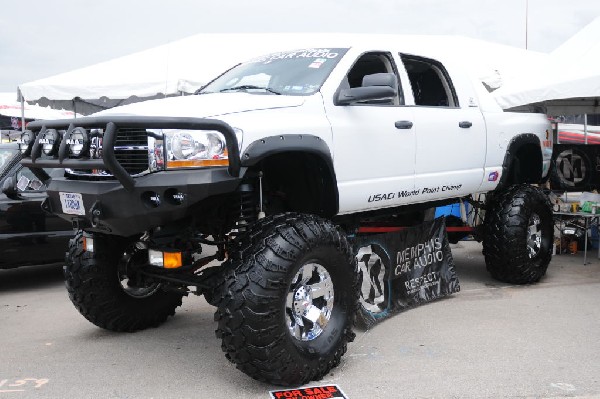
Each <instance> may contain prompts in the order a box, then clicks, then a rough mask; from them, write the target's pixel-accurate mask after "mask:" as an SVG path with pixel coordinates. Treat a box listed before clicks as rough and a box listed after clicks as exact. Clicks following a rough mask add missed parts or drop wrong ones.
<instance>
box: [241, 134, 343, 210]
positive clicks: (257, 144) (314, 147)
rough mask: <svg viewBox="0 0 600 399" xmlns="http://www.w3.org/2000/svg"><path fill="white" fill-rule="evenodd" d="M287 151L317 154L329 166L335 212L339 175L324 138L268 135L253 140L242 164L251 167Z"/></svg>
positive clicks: (245, 152)
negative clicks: (336, 172)
mask: <svg viewBox="0 0 600 399" xmlns="http://www.w3.org/2000/svg"><path fill="white" fill-rule="evenodd" d="M286 152H303V153H309V154H313V155H316V156H317V157H319V158H320V159H321V160H322V161H323V162H324V164H325V165H326V167H327V172H328V173H329V176H330V178H331V182H332V188H333V191H334V193H333V194H334V197H335V198H334V201H335V214H337V211H338V209H339V192H338V188H337V177H336V175H335V168H334V166H333V157H332V155H331V151H330V149H329V146H328V145H327V143H326V142H325V141H323V139H321V138H320V137H318V136H315V135H312V134H282V135H278V136H268V137H263V138H261V139H258V140H255V141H253V142H252V143H251V144H250V145H249V146H248V147H247V148H246V150H245V151H244V152H243V153H242V156H241V166H243V167H251V166H254V165H256V164H258V163H259V162H260V161H262V160H263V159H265V158H267V157H269V156H272V155H275V154H281V153H286Z"/></svg>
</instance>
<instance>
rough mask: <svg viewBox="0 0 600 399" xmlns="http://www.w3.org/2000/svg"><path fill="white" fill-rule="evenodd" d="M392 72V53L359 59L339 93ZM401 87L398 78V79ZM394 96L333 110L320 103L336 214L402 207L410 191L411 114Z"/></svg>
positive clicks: (393, 64)
mask: <svg viewBox="0 0 600 399" xmlns="http://www.w3.org/2000/svg"><path fill="white" fill-rule="evenodd" d="M374 73H394V74H396V76H398V73H397V68H396V65H395V63H394V61H393V58H392V56H391V54H389V53H384V52H369V53H364V54H362V55H361V56H360V57H359V58H358V59H357V60H356V62H355V63H354V64H353V65H352V67H351V68H350V69H349V71H348V73H347V74H346V76H345V77H344V79H343V80H342V82H341V84H340V87H339V89H340V90H341V89H344V88H352V87H360V86H361V84H362V79H363V77H364V76H365V75H370V74H374ZM398 82H400V79H398ZM398 86H399V87H398V90H399V95H398V96H397V97H396V98H395V99H393V100H390V101H387V100H386V101H364V102H360V103H353V104H350V105H335V104H333V102H329V101H325V104H326V105H325V110H326V113H327V117H328V119H329V122H330V124H331V127H332V131H333V142H334V164H335V170H336V177H337V180H338V190H339V198H340V202H339V206H340V210H339V212H340V213H347V212H355V211H359V210H367V209H376V208H384V207H389V206H395V205H399V204H402V203H406V202H408V201H409V200H410V195H411V193H412V192H413V190H414V172H415V167H414V166H415V165H414V159H415V134H414V130H413V129H412V125H413V122H412V120H413V113H412V109H411V108H407V107H404V106H403V105H404V96H403V95H402V87H401V84H400V83H398Z"/></svg>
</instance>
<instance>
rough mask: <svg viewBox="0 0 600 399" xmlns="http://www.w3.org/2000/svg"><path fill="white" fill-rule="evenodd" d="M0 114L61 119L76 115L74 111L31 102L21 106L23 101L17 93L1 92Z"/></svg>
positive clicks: (15, 116)
mask: <svg viewBox="0 0 600 399" xmlns="http://www.w3.org/2000/svg"><path fill="white" fill-rule="evenodd" d="M0 115H1V116H6V117H10V118H25V119H59V118H74V117H75V116H76V115H75V113H74V112H73V111H68V110H56V109H52V108H50V107H40V106H37V105H29V104H25V106H24V107H21V103H20V102H19V101H17V94H16V93H0Z"/></svg>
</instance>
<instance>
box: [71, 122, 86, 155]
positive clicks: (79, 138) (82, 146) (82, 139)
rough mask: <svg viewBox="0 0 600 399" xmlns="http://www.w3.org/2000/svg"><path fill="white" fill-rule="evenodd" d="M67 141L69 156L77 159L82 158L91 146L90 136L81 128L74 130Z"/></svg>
mask: <svg viewBox="0 0 600 399" xmlns="http://www.w3.org/2000/svg"><path fill="white" fill-rule="evenodd" d="M66 140H67V145H68V146H69V155H71V156H73V157H75V158H79V157H81V156H82V155H83V154H84V153H85V151H86V150H87V149H88V147H89V145H90V141H89V137H88V134H87V132H86V130H85V129H84V128H81V127H76V128H75V129H73V130H72V131H71V133H70V134H69V137H67V138H66Z"/></svg>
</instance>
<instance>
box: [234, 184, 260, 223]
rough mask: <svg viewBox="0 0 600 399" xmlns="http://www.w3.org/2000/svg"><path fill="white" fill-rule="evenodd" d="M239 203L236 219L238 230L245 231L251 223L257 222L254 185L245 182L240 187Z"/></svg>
mask: <svg viewBox="0 0 600 399" xmlns="http://www.w3.org/2000/svg"><path fill="white" fill-rule="evenodd" d="M238 193H239V203H237V204H236V209H235V210H234V212H235V220H236V223H235V225H236V229H237V231H238V232H240V233H241V232H244V231H246V229H247V228H248V226H249V225H251V224H253V223H254V222H256V219H257V217H256V198H255V192H254V187H253V186H252V184H250V183H244V184H242V185H240V187H239V188H238Z"/></svg>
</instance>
